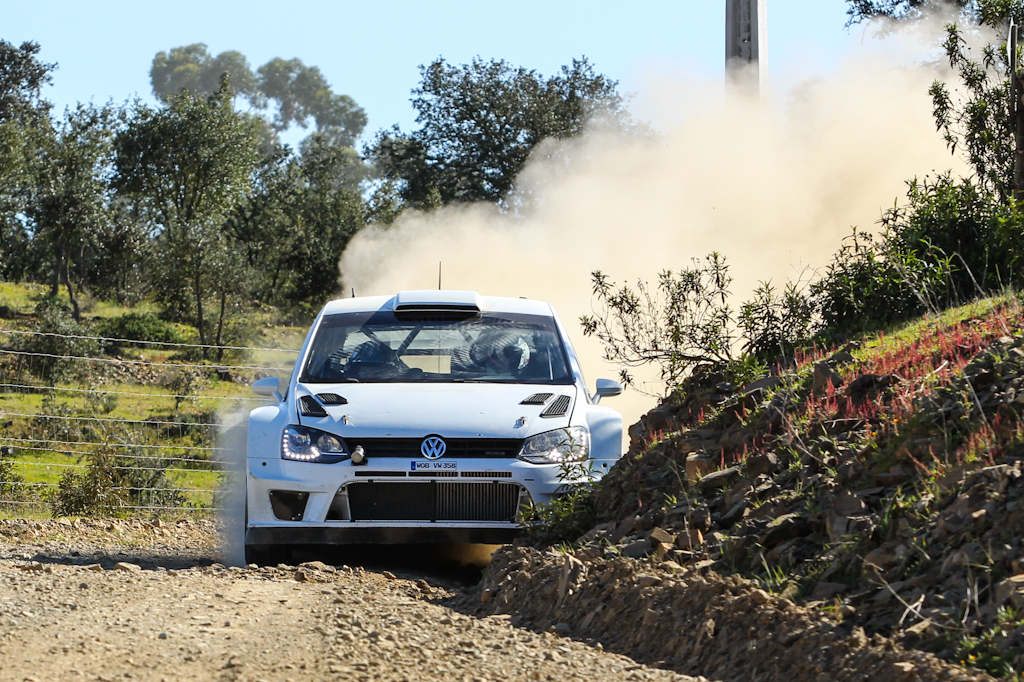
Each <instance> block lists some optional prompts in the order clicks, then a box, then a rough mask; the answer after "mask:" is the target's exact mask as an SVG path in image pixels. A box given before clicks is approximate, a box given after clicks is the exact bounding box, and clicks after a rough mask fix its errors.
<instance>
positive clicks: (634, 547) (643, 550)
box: [621, 540, 652, 559]
mask: <svg viewBox="0 0 1024 682" xmlns="http://www.w3.org/2000/svg"><path fill="white" fill-rule="evenodd" d="M651 548H652V545H651V541H650V540H637V541H636V542H631V543H630V544H628V545H626V546H625V547H623V548H622V550H621V552H622V556H626V557H629V558H630V559H639V558H640V557H643V556H647V553H648V552H650V551H651Z"/></svg>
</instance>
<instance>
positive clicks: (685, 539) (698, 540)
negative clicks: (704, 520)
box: [676, 528, 704, 551]
mask: <svg viewBox="0 0 1024 682" xmlns="http://www.w3.org/2000/svg"><path fill="white" fill-rule="evenodd" d="M703 544H704V534H703V533H701V532H700V531H699V530H697V529H696V528H691V529H689V530H685V531H683V532H682V533H680V534H679V535H677V536H676V547H678V548H679V549H686V550H691V551H692V550H694V549H696V548H698V547H700V546H701V545H703Z"/></svg>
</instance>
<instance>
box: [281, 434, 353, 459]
mask: <svg viewBox="0 0 1024 682" xmlns="http://www.w3.org/2000/svg"><path fill="white" fill-rule="evenodd" d="M348 456H349V453H348V446H346V445H345V441H343V440H342V439H341V438H339V437H338V436H335V435H334V434H332V433H327V432H326V431H320V430H318V429H311V428H309V427H307V426H294V425H293V426H286V427H285V429H284V434H282V436H281V457H282V458H283V459H291V460H295V461H297V462H316V463H318V464H333V463H334V462H340V461H341V460H343V459H348Z"/></svg>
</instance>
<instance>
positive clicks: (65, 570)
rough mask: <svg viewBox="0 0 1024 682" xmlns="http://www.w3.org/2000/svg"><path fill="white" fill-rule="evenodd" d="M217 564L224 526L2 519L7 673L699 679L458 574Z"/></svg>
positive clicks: (1, 602) (21, 677) (18, 677)
mask: <svg viewBox="0 0 1024 682" xmlns="http://www.w3.org/2000/svg"><path fill="white" fill-rule="evenodd" d="M218 558H219V557H218V555H217V543H216V540H215V536H214V534H213V527H212V524H209V523H201V522H193V523H191V524H181V525H179V524H175V525H171V526H167V525H160V526H154V525H152V524H149V523H146V522H126V521H120V522H93V523H83V522H77V523H75V524H67V525H62V524H59V523H58V522H42V523H39V522H10V521H8V522H0V678H2V679H3V680H4V681H5V682H7V681H10V682H21V681H27V680H37V681H39V682H42V681H43V680H83V681H85V680H89V681H92V680H115V679H116V680H153V681H157V680H167V681H172V680H173V681H178V680H231V681H234V680H246V681H250V680H251V681H255V680H266V681H267V682H271V681H281V680H295V681H299V680H360V681H362V680H388V681H391V680H394V681H398V680H408V681H410V682H413V681H416V680H445V681H446V682H449V681H451V680H628V679H635V680H692V679H694V678H687V677H683V676H680V675H676V674H674V673H671V672H668V671H663V670H656V669H651V668H646V667H644V666H640V665H638V664H636V663H635V662H634V661H632V660H631V659H629V658H626V657H624V656H619V655H616V654H611V653H608V652H604V651H602V650H601V649H600V647H599V646H597V645H594V646H591V645H588V644H587V643H584V642H577V641H573V640H570V639H566V638H561V637H557V636H555V635H553V634H551V633H544V634H542V633H536V632H533V631H529V630H524V629H519V628H516V627H514V626H513V625H512V624H511V623H510V621H509V619H508V618H507V617H504V616H498V617H495V616H492V617H489V618H482V619H478V618H474V617H469V616H465V615H462V614H460V613H458V612H456V611H453V610H452V609H450V608H448V607H447V606H445V602H446V601H447V600H448V599H450V598H451V597H453V596H455V595H456V593H457V590H458V589H459V586H458V585H457V584H456V583H454V581H452V580H446V579H445V578H444V577H443V576H441V577H438V576H437V575H433V574H429V573H425V574H417V573H416V572H414V571H409V570H396V573H397V575H395V574H394V573H391V572H390V571H387V570H366V569H363V568H361V567H359V566H355V567H346V566H343V567H334V566H330V565H326V564H322V563H318V562H310V563H306V564H303V565H300V566H298V567H293V566H280V567H277V568H259V569H256V568H228V567H224V566H221V565H220V564H218V563H214V562H216V561H217V560H218Z"/></svg>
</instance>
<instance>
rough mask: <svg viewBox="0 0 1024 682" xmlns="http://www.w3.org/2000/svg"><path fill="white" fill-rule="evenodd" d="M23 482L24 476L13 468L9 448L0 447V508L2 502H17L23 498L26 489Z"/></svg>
mask: <svg viewBox="0 0 1024 682" xmlns="http://www.w3.org/2000/svg"><path fill="white" fill-rule="evenodd" d="M24 483H25V477H24V476H22V475H21V474H19V473H18V472H16V471H15V470H14V462H13V461H12V460H11V449H10V448H9V447H2V448H0V509H3V508H4V502H19V501H22V500H24V499H25V497H26V494H27V492H28V490H27V488H26V486H25V485H24ZM12 506H13V505H12Z"/></svg>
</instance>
